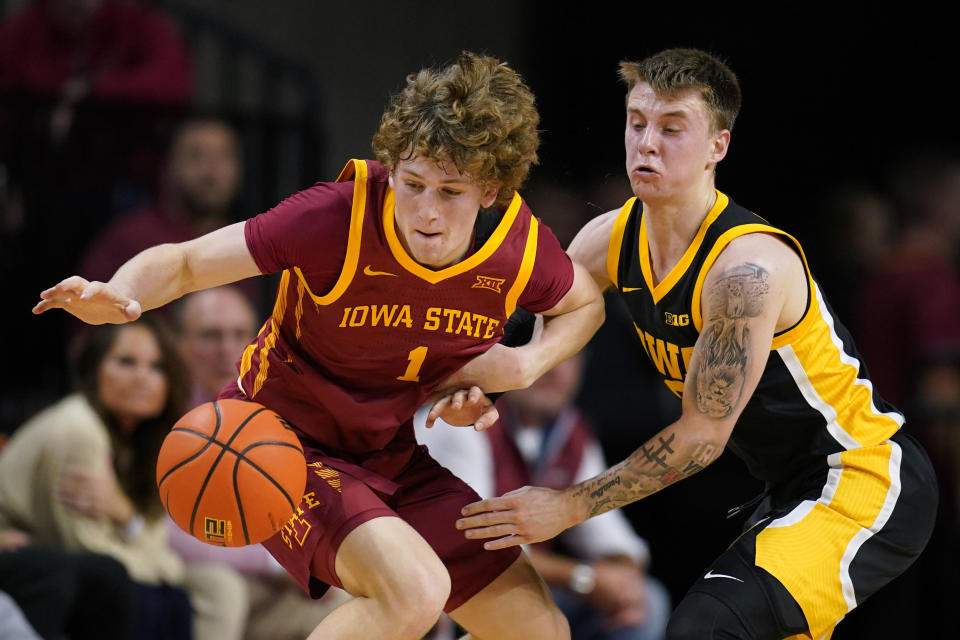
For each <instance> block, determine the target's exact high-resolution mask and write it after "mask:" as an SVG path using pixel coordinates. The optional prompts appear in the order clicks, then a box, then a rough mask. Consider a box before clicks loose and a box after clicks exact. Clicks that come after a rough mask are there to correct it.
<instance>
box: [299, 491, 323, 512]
mask: <svg viewBox="0 0 960 640" xmlns="http://www.w3.org/2000/svg"><path fill="white" fill-rule="evenodd" d="M316 497H317V494H316V493H315V492H313V491H311V492H310V493H305V494H303V501H304V502H306V503H307V508H309V509H313V508H314V507H318V506H320V502H319V501H318V500H316V499H315V498H316Z"/></svg>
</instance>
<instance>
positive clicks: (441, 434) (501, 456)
mask: <svg viewBox="0 0 960 640" xmlns="http://www.w3.org/2000/svg"><path fill="white" fill-rule="evenodd" d="M583 366H584V355H583V354H582V353H580V354H576V355H574V356H573V357H572V358H570V359H568V360H567V361H565V362H563V363H561V364H560V365H558V366H557V367H555V368H554V369H553V370H552V371H550V372H548V373H546V374H545V375H544V376H542V377H541V378H540V379H539V380H537V381H536V382H535V383H534V384H533V385H531V386H530V387H529V388H528V389H524V390H521V391H511V392H509V393H507V394H505V395H504V397H503V398H501V399H500V401H499V402H498V403H497V407H498V409H499V410H500V416H501V417H500V421H499V422H498V423H497V424H495V425H494V426H493V427H491V428H490V429H488V430H487V431H486V432H485V433H484V434H477V433H475V432H473V431H472V430H470V429H456V428H454V427H450V426H449V425H446V424H443V423H438V424H437V425H436V426H434V428H433V429H430V430H426V429H424V428H423V422H422V415H423V412H421V413H420V414H419V416H420V419H419V420H417V421H416V425H417V429H418V430H417V436H418V439H419V440H420V441H421V442H422V443H424V444H426V445H427V446H428V447H430V453H431V455H433V456H434V457H435V458H436V459H437V460H438V461H439V462H440V463H441V464H443V465H444V466H446V467H448V468H449V469H450V470H451V471H453V472H454V473H455V474H456V475H458V476H459V477H461V478H463V479H464V480H465V481H467V482H468V483H471V482H472V483H473V484H472V486H473V487H474V489H475V490H477V492H478V493H480V495H481V496H483V497H489V496H493V495H502V494H504V493H506V492H508V491H512V490H513V489H517V488H520V487H522V486H524V485H528V484H534V485H540V486H546V487H551V488H554V489H562V488H566V487H568V486H570V485H571V484H574V483H577V482H580V481H582V480H585V479H586V478H589V477H591V476H592V475H594V474H596V473H597V472H599V471H602V470H603V469H606V468H607V466H606V461H605V459H604V457H603V453H602V452H601V449H600V446H599V444H598V443H597V441H596V440H595V438H594V437H593V435H592V433H591V432H590V429H589V427H588V425H587V423H586V421H585V419H584V417H583V416H582V415H581V413H580V412H579V411H578V410H577V409H576V408H575V407H574V406H573V404H572V400H573V398H574V396H575V395H576V392H577V390H578V389H579V387H580V381H581V376H582V373H583ZM484 436H486V437H485V439H486V443H482V444H481V443H478V442H477V441H478V440H482V439H484ZM611 516H612V517H611ZM528 552H529V553H530V559H531V560H532V562H533V565H534V566H535V567H536V569H537V571H538V572H539V573H540V575H542V576H543V578H544V580H545V581H546V582H547V584H548V585H549V586H550V589H551V591H552V592H553V595H554V599H555V600H556V602H557V605H558V606H559V607H560V609H561V610H562V611H563V613H564V615H566V617H567V619H568V620H569V622H570V628H571V633H572V637H573V638H575V639H576V640H627V639H630V640H641V639H642V640H652V639H655V638H662V637H663V634H664V631H665V629H666V624H667V618H668V616H669V613H670V604H669V596H668V595H667V592H666V589H664V587H663V586H662V585H660V584H659V583H658V582H657V581H656V580H654V579H652V578H650V577H649V576H648V575H647V565H648V562H649V552H648V549H647V545H646V543H645V542H644V541H643V539H642V538H640V537H639V536H637V535H636V533H634V531H633V529H632V528H631V526H630V524H629V523H628V522H627V520H626V518H625V517H624V515H623V513H622V512H620V511H610V512H608V513H605V514H603V515H601V516H598V517H596V518H592V519H590V520H587V521H585V522H584V523H582V524H580V525H578V526H576V527H574V528H572V529H570V530H569V531H567V532H565V533H564V534H562V535H561V536H560V537H559V538H557V539H556V540H553V541H549V542H544V543H540V544H537V545H533V546H531V547H530V548H529V549H528Z"/></svg>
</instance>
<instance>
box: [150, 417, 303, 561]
mask: <svg viewBox="0 0 960 640" xmlns="http://www.w3.org/2000/svg"><path fill="white" fill-rule="evenodd" d="M306 484H307V465H306V461H305V460H304V457H303V449H302V448H301V446H300V441H299V440H297V436H296V435H295V434H294V433H293V430H292V429H290V427H289V426H288V425H287V423H286V422H284V420H283V419H282V418H281V417H280V416H278V415H277V414H276V413H274V412H273V411H270V410H269V409H267V408H266V407H264V406H263V405H260V404H257V403H255V402H245V401H243V400H217V401H216V402H208V403H206V404H203V405H200V406H199V407H197V408H196V409H193V410H192V411H190V412H189V413H187V414H186V415H185V416H183V417H182V418H180V420H178V421H177V424H175V425H174V426H173V429H171V430H170V433H168V434H167V437H166V439H164V441H163V446H162V447H161V448H160V457H159V458H158V459H157V487H158V488H159V489H160V499H161V500H162V501H163V505H164V507H165V508H166V509H167V513H169V514H170V517H171V518H173V521H174V522H176V523H177V525H179V526H180V528H181V529H183V530H184V531H186V532H187V533H189V534H190V535H192V536H194V537H195V538H198V539H200V540H202V541H203V542H206V543H208V544H214V545H218V546H224V547H239V546H243V545H247V544H254V543H257V542H262V541H264V540H266V539H267V538H269V537H270V536H272V535H273V534H274V533H276V532H277V531H279V530H280V527H282V526H283V524H284V523H285V522H286V521H287V520H288V519H289V518H290V516H291V515H293V512H294V510H295V509H296V506H297V504H299V502H300V497H301V496H302V495H303V490H304V487H305V486H306Z"/></svg>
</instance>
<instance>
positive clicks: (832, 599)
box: [755, 441, 902, 639]
mask: <svg viewBox="0 0 960 640" xmlns="http://www.w3.org/2000/svg"><path fill="white" fill-rule="evenodd" d="M901 456H902V452H901V450H900V446H899V445H898V444H896V443H895V442H890V441H886V442H882V443H879V444H877V445H874V446H870V447H865V448H857V449H851V450H848V451H842V452H840V453H835V454H833V455H831V456H830V457H829V458H828V464H829V465H830V470H829V472H828V474H827V482H826V484H825V485H824V487H823V491H822V492H821V495H820V498H819V499H818V500H816V501H813V500H806V501H804V502H802V503H800V504H799V505H798V506H797V507H796V508H794V509H793V510H792V511H791V512H790V513H788V514H787V515H785V516H783V517H781V518H778V519H777V520H774V521H773V522H771V523H770V524H769V525H767V527H766V528H764V530H763V531H761V532H760V533H759V534H758V535H757V539H756V559H755V561H756V565H757V566H758V567H761V568H763V569H765V570H766V571H768V572H770V573H771V574H772V575H773V576H774V577H775V578H776V579H777V580H779V581H780V582H781V584H783V586H784V587H786V589H787V591H789V592H790V594H791V595H792V596H793V597H794V599H795V600H796V601H797V603H798V604H799V605H800V608H801V609H802V610H803V613H804V616H805V617H806V619H807V624H808V625H809V635H801V636H797V637H806V638H818V639H819V638H829V637H830V635H831V634H832V632H833V628H834V627H835V625H836V623H837V622H838V621H840V619H842V618H843V617H844V616H845V615H846V614H847V613H849V612H850V611H851V610H853V608H854V607H856V606H857V597H856V585H855V584H854V583H853V579H852V577H851V575H850V565H851V564H852V562H853V561H854V559H855V557H856V554H857V552H858V551H859V550H860V548H861V547H862V546H863V544H864V543H865V542H866V541H867V540H869V539H870V538H871V537H872V536H873V535H874V534H876V533H877V532H878V531H880V530H881V529H882V528H883V527H884V525H886V523H887V521H888V520H889V518H890V515H891V514H892V513H893V509H894V507H895V506H896V504H897V500H898V499H899V497H900V489H901V483H900V461H901Z"/></svg>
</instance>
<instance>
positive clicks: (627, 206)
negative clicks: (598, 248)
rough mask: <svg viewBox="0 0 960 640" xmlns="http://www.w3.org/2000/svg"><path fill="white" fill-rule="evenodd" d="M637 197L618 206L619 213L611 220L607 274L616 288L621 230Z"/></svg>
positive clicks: (624, 227) (621, 240) (617, 283)
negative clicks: (611, 228)
mask: <svg viewBox="0 0 960 640" xmlns="http://www.w3.org/2000/svg"><path fill="white" fill-rule="evenodd" d="M636 201H637V199H636V198H635V197H634V198H630V199H629V200H627V201H626V203H624V205H623V206H622V207H620V213H618V214H617V219H616V220H614V222H613V230H612V231H611V232H610V242H609V244H608V245H607V276H608V277H609V278H610V282H612V283H613V286H614V287H615V288H617V289H619V288H620V283H619V282H617V273H618V272H619V271H620V251H621V250H622V249H623V232H624V230H625V229H626V227H627V220H629V219H630V211H631V210H632V209H633V205H634V203H635V202H636Z"/></svg>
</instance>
